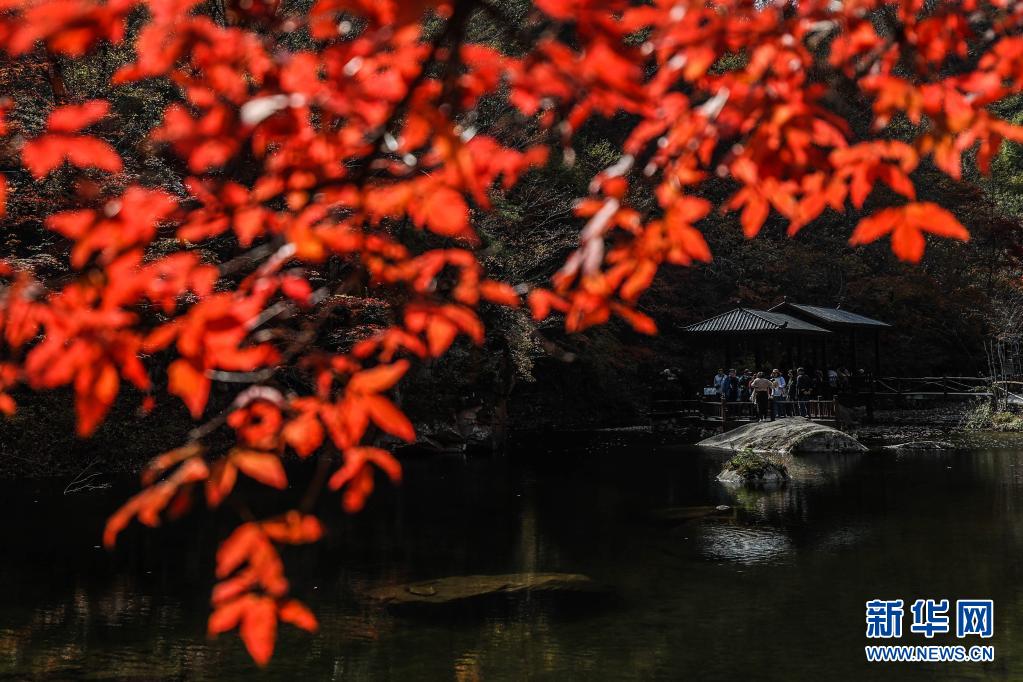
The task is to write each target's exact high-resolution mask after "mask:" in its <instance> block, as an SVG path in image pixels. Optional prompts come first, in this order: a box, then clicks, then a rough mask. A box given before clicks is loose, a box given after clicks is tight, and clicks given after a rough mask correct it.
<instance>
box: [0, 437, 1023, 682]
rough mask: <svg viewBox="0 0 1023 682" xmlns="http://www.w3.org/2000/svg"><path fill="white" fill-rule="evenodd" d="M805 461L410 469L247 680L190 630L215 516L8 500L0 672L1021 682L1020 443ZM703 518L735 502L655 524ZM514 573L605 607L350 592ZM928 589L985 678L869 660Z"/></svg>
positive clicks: (593, 458) (666, 457)
mask: <svg viewBox="0 0 1023 682" xmlns="http://www.w3.org/2000/svg"><path fill="white" fill-rule="evenodd" d="M797 466H798V467H799V468H800V469H802V472H801V474H802V477H803V478H804V479H805V480H804V481H803V482H800V483H793V484H790V485H788V486H787V487H785V488H784V489H781V490H776V491H770V492H763V491H761V492H753V491H745V490H740V491H738V492H736V491H735V490H732V489H729V488H726V487H724V486H722V485H720V484H718V483H716V482H715V481H714V480H713V476H714V475H715V474H716V473H717V471H718V469H719V467H720V457H719V456H716V455H709V454H700V453H697V452H695V451H692V450H688V449H673V450H663V449H662V450H658V449H652V448H649V447H637V446H635V445H631V446H627V445H624V444H615V443H611V442H607V443H603V444H601V445H599V446H594V445H593V444H591V445H589V446H587V447H580V448H578V449H577V450H575V451H572V450H568V451H563V452H558V453H556V454H545V455H542V456H540V455H530V456H520V457H510V458H496V459H484V460H475V461H471V462H468V463H466V462H463V461H461V460H460V459H446V458H440V459H437V458H434V459H421V460H411V461H407V462H406V481H405V484H404V485H403V487H402V488H401V489H400V490H398V491H395V492H384V493H382V494H380V495H378V496H377V497H376V498H375V500H374V501H373V503H372V504H371V505H370V507H369V508H368V509H367V511H366V512H365V513H364V514H363V515H361V516H359V517H356V518H354V519H343V518H341V519H340V520H338V521H337V522H336V524H335V525H334V526H333V527H332V528H331V539H330V541H329V542H328V543H327V544H325V545H322V546H318V547H315V548H305V549H302V550H299V551H297V552H291V553H290V554H288V555H287V556H286V562H287V563H288V567H289V569H288V570H289V575H290V577H291V578H292V582H293V589H294V592H295V594H296V595H297V596H299V597H300V598H303V599H305V600H306V601H307V602H308V603H309V604H310V605H311V606H312V607H313V609H314V610H315V611H316V612H317V614H318V616H319V618H320V620H321V624H322V630H321V631H320V632H319V633H318V634H316V635H314V636H308V635H305V634H302V633H298V632H296V631H294V630H291V629H284V630H283V632H282V637H281V640H280V642H279V645H278V650H277V654H276V656H275V658H274V660H273V662H272V664H271V665H270V667H268V668H267V669H266V670H262V671H260V670H258V669H255V668H254V666H253V665H252V664H251V663H250V662H249V661H248V659H247V657H246V656H245V654H244V652H243V650H242V647H241V644H240V643H239V641H238V639H237V638H236V637H235V636H233V635H232V636H222V637H221V638H220V639H217V640H207V639H206V638H205V636H204V619H205V616H206V613H207V610H206V604H205V600H206V595H208V591H209V588H210V585H211V580H212V578H211V574H212V556H211V551H210V550H211V547H213V546H214V545H215V542H216V540H217V538H219V537H222V536H223V534H224V533H225V532H226V531H227V529H228V527H229V525H228V524H229V520H228V519H224V520H218V519H215V518H210V517H208V516H200V517H199V518H197V519H195V520H192V521H188V522H185V523H184V524H178V525H177V526H176V527H174V528H170V529H167V530H162V531H159V532H156V533H153V532H148V533H135V532H131V533H129V534H128V535H127V536H126V537H125V538H124V540H125V541H124V543H123V544H124V546H123V547H122V548H120V549H119V550H118V551H117V552H115V553H113V554H109V553H107V552H105V551H104V550H101V549H99V548H97V547H96V545H97V544H98V538H99V534H100V531H101V527H102V522H103V519H104V517H105V515H106V514H107V513H109V511H110V510H111V509H112V508H113V507H115V506H116V505H117V503H118V502H119V501H120V500H123V499H124V496H125V494H126V492H129V491H128V490H126V489H124V488H123V487H121V486H118V485H115V486H114V487H113V488H111V489H108V490H103V491H95V492H91V493H88V494H77V495H71V496H65V495H63V493H62V490H63V487H64V483H65V482H53V481H50V482H37V483H19V484H17V485H11V484H7V485H5V486H4V487H3V488H0V511H2V513H3V519H4V523H3V524H2V530H0V543H2V544H0V548H2V549H0V589H2V591H0V679H12V680H13V679H17V680H21V679H60V680H63V679H188V680H203V679H210V680H214V679H215V680H241V679H245V680H250V679H252V680H258V679H280V680H295V679H300V677H301V678H304V679H307V680H377V679H394V680H418V679H424V680H474V679H482V680H519V679H541V680H571V679H608V680H629V679H701V680H739V679H742V680H746V679H749V680H773V679H777V680H825V679H949V680H952V679H955V680H959V679H1023V603H1021V602H1023V589H1021V578H1023V561H1021V557H1023V551H1021V550H1023V452H1020V451H1016V450H997V451H981V452H951V453H947V452H946V453H928V454H916V455H898V456H896V455H894V454H892V453H891V452H887V453H870V454H867V455H862V456H831V457H827V456H815V457H812V458H811V457H806V458H803V459H801V460H800V462H799V463H798V465H797ZM335 503H336V500H326V501H325V504H327V505H328V506H327V507H326V508H325V509H324V512H327V511H329V509H332V508H333V504H335ZM718 504H727V505H731V506H733V507H734V511H733V512H732V513H730V514H727V515H724V516H722V517H718V518H712V519H704V520H697V521H690V522H685V523H663V522H659V521H657V520H656V512H657V511H658V510H663V509H665V508H671V507H687V506H696V505H718ZM337 516H338V517H340V516H341V515H340V512H338V514H337ZM523 571H564V572H578V573H585V574H587V575H590V576H591V577H593V578H594V579H595V580H597V581H600V582H601V583H605V584H607V585H609V586H611V587H612V588H613V595H612V597H611V598H609V599H604V600H600V601H599V602H595V603H593V604H583V605H582V606H583V608H580V604H579V603H574V604H571V605H569V604H564V603H561V602H558V601H556V600H554V601H552V600H550V599H541V598H529V599H522V600H516V601H513V602H511V603H504V604H500V605H498V606H491V607H483V608H477V609H474V610H471V611H467V610H464V609H459V610H445V611H443V612H440V613H431V612H425V613H418V614H411V615H409V614H395V613H390V612H388V611H385V610H381V609H379V608H376V607H374V606H372V605H369V604H366V603H365V602H364V601H362V600H360V599H359V598H358V592H359V590H360V589H364V588H366V587H368V586H373V585H377V584H380V583H389V582H404V581H410V580H420V579H428V578H435V577H441V576H449V575H464V574H475V573H512V572H523ZM920 597H933V598H948V599H950V600H952V601H953V602H954V600H955V599H957V598H970V597H991V598H993V599H994V600H995V636H994V638H993V639H990V640H986V641H984V642H983V643H984V644H993V645H994V646H995V655H996V660H995V662H994V663H988V664H950V663H941V664H912V665H910V664H867V663H865V662H864V654H863V646H864V645H865V644H867V643H868V641H867V640H866V639H865V637H864V632H865V620H864V602H865V601H866V600H868V599H872V598H892V599H894V598H902V599H904V600H906V601H907V605H908V603H909V602H911V600H913V599H916V598H920ZM907 611H908V609H907ZM907 630H908V624H907ZM902 643H910V644H912V643H920V644H923V643H939V644H940V643H948V644H953V643H958V642H957V641H956V640H955V639H954V638H942V637H941V636H938V637H936V638H935V639H934V640H932V641H930V642H927V640H924V639H923V638H922V637H918V636H909V635H907V636H906V637H904V638H903V640H902ZM966 643H968V644H974V643H978V644H979V643H982V642H980V641H979V640H976V641H967V642H966Z"/></svg>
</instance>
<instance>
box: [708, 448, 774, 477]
mask: <svg viewBox="0 0 1023 682" xmlns="http://www.w3.org/2000/svg"><path fill="white" fill-rule="evenodd" d="M718 480H719V481H721V482H722V483H733V484H742V485H778V484H781V483H784V482H785V481H787V480H789V472H788V468H787V467H786V466H785V465H784V464H782V463H781V462H777V461H775V460H773V459H771V458H770V457H768V456H766V455H764V454H763V453H759V452H754V451H753V449H751V448H747V449H746V450H743V451H742V452H740V453H738V454H736V455H735V456H734V457H732V458H731V459H730V460H728V461H727V462H725V466H724V468H723V469H722V470H721V473H720V474H718Z"/></svg>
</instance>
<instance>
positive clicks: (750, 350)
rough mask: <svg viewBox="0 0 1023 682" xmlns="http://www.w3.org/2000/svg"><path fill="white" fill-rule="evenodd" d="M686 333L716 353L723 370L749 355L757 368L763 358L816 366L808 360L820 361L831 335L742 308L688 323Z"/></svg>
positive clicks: (772, 314) (766, 312)
mask: <svg viewBox="0 0 1023 682" xmlns="http://www.w3.org/2000/svg"><path fill="white" fill-rule="evenodd" d="M685 331H686V333H687V334H688V335H689V336H690V338H692V339H693V340H694V341H695V342H696V344H697V345H699V346H701V347H702V349H703V350H704V351H707V350H710V349H714V350H715V351H717V352H719V353H720V356H719V357H720V358H721V360H722V362H723V367H725V368H726V369H727V368H729V367H731V366H732V363H733V361H734V360H743V359H745V358H748V357H750V356H752V357H753V359H754V364H755V365H756V368H757V369H761V368H763V367H764V363H763V361H764V360H765V359H768V360H770V361H771V363H773V364H777V365H780V366H784V367H795V366H797V365H804V364H809V365H815V363H814V362H810V360H813V359H816V358H818V357H820V358H823V354H824V352H825V339H826V338H827V337H828V336H831V332H830V331H828V330H827V329H823V328H822V327H818V326H817V325H815V324H813V323H811V322H806V321H804V320H801V319H799V318H797V317H794V316H792V315H787V314H785V313H781V312H774V311H769V310H756V309H753V308H741V307H740V308H735V309H733V310H729V311H728V312H726V313H721V314H720V315H716V316H714V317H711V318H709V319H706V320H703V321H702V322H697V323H696V324H691V325H689V326H688V327H686V328H685ZM701 357H702V354H701ZM738 369H739V370H740V371H741V370H742V368H738Z"/></svg>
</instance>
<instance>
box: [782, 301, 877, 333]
mask: <svg viewBox="0 0 1023 682" xmlns="http://www.w3.org/2000/svg"><path fill="white" fill-rule="evenodd" d="M786 310H795V311H796V312H797V314H798V313H802V315H803V316H804V317H808V318H810V319H812V320H813V321H814V322H817V323H818V324H824V325H836V326H841V327H870V328H881V327H890V326H891V325H890V324H888V323H887V322H882V321H881V320H875V319H873V318H870V317H867V316H865V315H860V314H858V313H853V312H849V311H848V310H842V309H841V308H825V307H823V306H817V305H806V304H804V303H789V302H788V301H786V302H785V303H779V304H778V305H776V306H774V307H773V308H771V311H772V312H779V313H782V312H783V311H786Z"/></svg>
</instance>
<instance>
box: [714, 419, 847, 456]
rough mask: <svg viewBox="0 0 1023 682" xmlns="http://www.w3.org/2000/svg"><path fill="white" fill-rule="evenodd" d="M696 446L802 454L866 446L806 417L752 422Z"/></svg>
mask: <svg viewBox="0 0 1023 682" xmlns="http://www.w3.org/2000/svg"><path fill="white" fill-rule="evenodd" d="M697 445H700V446H702V447H706V448H718V449H723V450H731V451H732V452H740V451H742V450H747V449H750V450H753V451H754V452H770V453H777V454H784V455H788V454H802V453H809V452H864V451H866V449H867V448H866V446H865V445H863V443H860V442H859V441H858V440H856V439H855V438H853V437H852V436H850V435H849V434H847V433H845V432H843V431H839V430H838V429H835V428H832V427H830V426H825V425H824V424H816V423H814V422H812V421H809V420H808V419H802V418H800V417H790V418H785V419H776V420H775V421H773V422H754V423H752V424H746V425H744V426H740V427H739V428H737V429H733V430H732V431H728V432H727V433H722V434H719V435H717V436H712V437H710V438H705V439H704V440H701V441H700V442H699V443H697Z"/></svg>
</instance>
